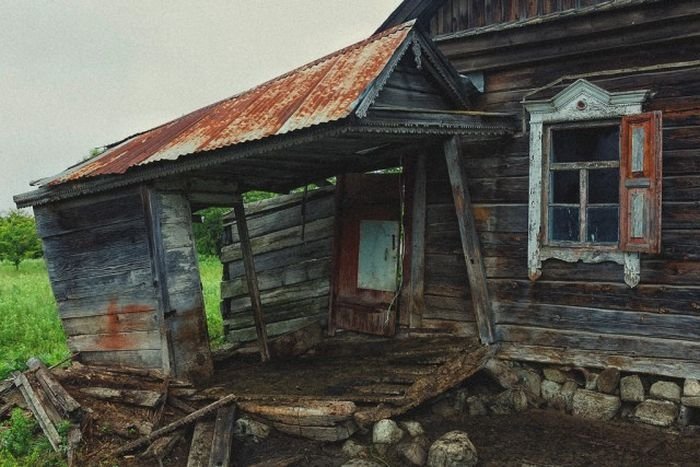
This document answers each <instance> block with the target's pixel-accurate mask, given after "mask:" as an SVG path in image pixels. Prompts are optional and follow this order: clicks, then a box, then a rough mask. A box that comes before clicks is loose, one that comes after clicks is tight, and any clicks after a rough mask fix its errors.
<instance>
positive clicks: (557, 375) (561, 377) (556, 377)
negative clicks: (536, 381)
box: [542, 367, 569, 384]
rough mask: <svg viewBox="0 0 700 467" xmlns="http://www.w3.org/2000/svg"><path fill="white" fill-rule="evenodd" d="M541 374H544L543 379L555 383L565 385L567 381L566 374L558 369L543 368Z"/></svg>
mask: <svg viewBox="0 0 700 467" xmlns="http://www.w3.org/2000/svg"><path fill="white" fill-rule="evenodd" d="M542 372H543V373H544V377H545V379H547V380H548V381H552V382H555V383H559V384H564V383H566V380H567V379H569V378H568V377H567V376H566V373H564V372H563V371H561V370H560V369H559V368H551V367H550V368H545V369H544V370H542Z"/></svg>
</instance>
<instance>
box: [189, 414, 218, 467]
mask: <svg viewBox="0 0 700 467" xmlns="http://www.w3.org/2000/svg"><path fill="white" fill-rule="evenodd" d="M214 423H215V422H214V420H200V421H198V422H197V424H196V425H195V427H194V433H192V444H190V454H189V456H188V457H187V467H208V466H209V457H210V455H211V446H212V439H213V438H214Z"/></svg>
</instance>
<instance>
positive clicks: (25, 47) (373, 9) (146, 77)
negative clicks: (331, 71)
mask: <svg viewBox="0 0 700 467" xmlns="http://www.w3.org/2000/svg"><path fill="white" fill-rule="evenodd" d="M399 3H400V0H274V1H273V0H207V1H202V2H196V1H180V0H177V1H175V0H170V1H167V2H166V1H156V0H140V1H136V0H130V1H118V0H113V1H105V0H90V1H88V0H51V1H47V0H17V1H12V0H0V164H2V165H1V169H0V211H6V210H8V209H10V208H12V207H14V203H13V202H12V196H13V195H15V194H17V193H21V192H25V191H29V190H31V189H32V188H31V187H30V186H29V181H30V180H35V179H38V178H42V177H45V176H48V175H53V174H55V173H58V172H60V171H61V170H63V169H64V168H66V167H68V166H69V165H72V164H73V163H75V162H77V161H80V160H81V159H82V158H83V157H84V156H86V155H87V154H88V153H89V151H90V149H91V148H93V147H96V146H103V145H105V144H108V143H112V142H114V141H117V140H120V139H122V138H124V137H126V136H129V135H131V134H133V133H136V132H139V131H142V130H145V129H148V128H151V127H154V126H156V125H159V124H161V123H164V122H166V121H168V120H170V119H172V118H176V117H179V116H181V115H183V114H185V113H188V112H190V111H192V110H195V109H197V108H199V107H202V106H205V105H208V104H210V103H213V102H215V101H217V100H220V99H222V98H225V97H228V96H231V95H233V94H236V93H238V92H240V91H243V90H245V89H248V88H250V87H252V86H255V85H256V84H259V83H261V82H264V81H266V80H268V79H270V78H273V77H275V76H277V75H280V74H282V73H284V72H286V71H289V70H291V69H293V68H295V67H297V66H300V65H303V64H304V63H307V62H309V61H311V60H314V59H316V58H318V57H321V56H323V55H325V54H327V53H330V52H333V51H334V50H337V49H339V48H341V47H344V46H346V45H349V44H352V43H353V42H356V41H358V40H361V39H363V38H365V37H367V36H369V35H370V34H372V32H374V31H375V30H376V29H377V27H378V26H379V25H380V24H381V23H382V21H383V20H384V19H385V18H386V17H387V16H388V15H389V13H391V11H392V10H393V9H394V8H395V7H396V6H397V5H398V4H399Z"/></svg>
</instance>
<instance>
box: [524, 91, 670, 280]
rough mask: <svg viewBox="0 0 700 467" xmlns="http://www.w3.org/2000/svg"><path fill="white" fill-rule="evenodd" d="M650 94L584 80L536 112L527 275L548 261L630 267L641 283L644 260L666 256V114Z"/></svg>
mask: <svg viewBox="0 0 700 467" xmlns="http://www.w3.org/2000/svg"><path fill="white" fill-rule="evenodd" d="M647 95H648V92H647V91H632V92H621V93H608V92H606V91H605V90H603V89H601V88H599V87H597V86H595V85H593V84H591V83H589V82H587V81H585V80H578V81H576V82H575V83H573V84H572V85H571V86H569V87H568V88H566V89H565V90H564V91H562V92H560V93H559V94H557V95H556V96H555V97H553V98H551V99H547V100H529V101H526V102H525V107H526V109H527V110H528V111H529V112H530V203H529V231H528V269H529V275H530V278H531V279H532V280H537V279H538V278H539V277H540V276H541V274H542V262H543V261H546V260H548V259H552V258H554V259H559V260H562V261H568V262H577V261H583V262H588V263H600V262H603V261H614V262H617V263H618V264H621V265H624V270H625V276H624V278H625V282H626V283H627V284H628V285H629V286H630V287H635V286H636V285H637V284H638V283H639V276H640V271H639V269H640V260H639V253H658V252H659V251H660V223H661V115H660V113H658V112H652V113H646V114H645V113H642V103H643V102H644V100H645V99H646V97H647Z"/></svg>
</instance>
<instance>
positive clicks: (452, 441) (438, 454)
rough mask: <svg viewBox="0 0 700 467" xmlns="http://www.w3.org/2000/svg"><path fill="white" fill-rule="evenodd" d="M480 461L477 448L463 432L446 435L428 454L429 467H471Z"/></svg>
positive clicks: (431, 447)
mask: <svg viewBox="0 0 700 467" xmlns="http://www.w3.org/2000/svg"><path fill="white" fill-rule="evenodd" d="M478 461H479V459H478V457H477V453H476V448H475V447H474V445H473V444H472V442H471V440H470V439H469V435H467V434H466V433H465V432H463V431H450V432H449V433H446V434H444V435H443V436H441V437H440V438H439V439H438V440H437V441H435V442H434V443H433V445H432V446H430V451H429V452H428V467H471V466H474V465H476V464H477V462H478Z"/></svg>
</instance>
